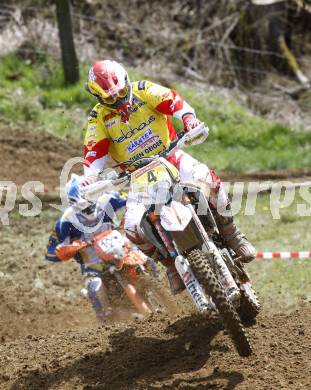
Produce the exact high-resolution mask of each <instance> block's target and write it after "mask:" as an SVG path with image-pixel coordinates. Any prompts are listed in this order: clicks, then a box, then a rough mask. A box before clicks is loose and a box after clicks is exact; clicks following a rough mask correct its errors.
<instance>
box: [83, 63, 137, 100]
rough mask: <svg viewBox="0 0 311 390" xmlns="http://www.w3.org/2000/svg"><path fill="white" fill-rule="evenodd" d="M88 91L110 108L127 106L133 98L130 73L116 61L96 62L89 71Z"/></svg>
mask: <svg viewBox="0 0 311 390" xmlns="http://www.w3.org/2000/svg"><path fill="white" fill-rule="evenodd" d="M86 90H87V91H88V92H90V93H91V94H92V95H93V96H95V97H96V98H97V99H98V101H99V102H100V103H101V104H104V105H106V106H108V107H110V108H118V107H119V106H122V105H124V104H127V103H129V102H130V100H131V98H132V88H131V83H130V80H129V76H128V73H127V71H126V70H125V69H124V68H123V66H122V65H120V64H119V63H118V62H116V61H110V60H104V61H97V62H95V64H94V65H93V66H92V67H91V69H90V71H89V75H88V80H87V83H86Z"/></svg>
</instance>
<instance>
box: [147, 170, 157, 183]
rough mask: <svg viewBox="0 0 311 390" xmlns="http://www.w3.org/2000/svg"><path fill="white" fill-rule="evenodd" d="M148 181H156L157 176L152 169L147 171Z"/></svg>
mask: <svg viewBox="0 0 311 390" xmlns="http://www.w3.org/2000/svg"><path fill="white" fill-rule="evenodd" d="M148 181H149V183H150V182H152V181H155V182H156V181H157V177H156V175H155V174H154V172H153V171H148Z"/></svg>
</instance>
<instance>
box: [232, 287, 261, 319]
mask: <svg viewBox="0 0 311 390" xmlns="http://www.w3.org/2000/svg"><path fill="white" fill-rule="evenodd" d="M239 288H240V294H241V297H240V305H239V308H238V309H237V312H238V313H239V316H240V318H241V320H242V321H243V322H245V323H253V322H254V321H255V319H256V317H257V315H258V313H259V311H260V303H259V301H258V298H257V295H256V293H255V290H254V289H253V287H252V285H251V283H250V282H246V283H244V284H241V283H239Z"/></svg>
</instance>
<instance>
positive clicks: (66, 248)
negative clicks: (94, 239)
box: [56, 240, 87, 261]
mask: <svg viewBox="0 0 311 390" xmlns="http://www.w3.org/2000/svg"><path fill="white" fill-rule="evenodd" d="M86 246H87V243H86V242H82V241H80V240H76V241H73V242H72V244H69V245H65V244H59V245H57V247H56V256H57V257H58V258H59V260H61V261H67V260H70V259H71V258H72V257H73V256H74V255H76V254H77V253H78V252H79V251H80V250H81V249H83V248H85V247H86Z"/></svg>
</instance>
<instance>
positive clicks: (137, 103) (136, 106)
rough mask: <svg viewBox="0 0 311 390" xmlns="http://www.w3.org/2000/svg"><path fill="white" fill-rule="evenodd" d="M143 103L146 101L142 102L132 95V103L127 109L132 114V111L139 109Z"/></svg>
mask: <svg viewBox="0 0 311 390" xmlns="http://www.w3.org/2000/svg"><path fill="white" fill-rule="evenodd" d="M145 104H146V102H143V101H141V100H139V99H138V98H137V97H136V96H133V103H132V105H131V107H129V109H128V110H129V112H130V113H131V114H133V113H134V112H136V111H137V110H139V109H140V107H142V106H144V105H145Z"/></svg>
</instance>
